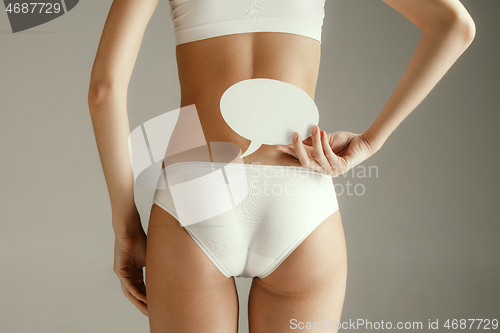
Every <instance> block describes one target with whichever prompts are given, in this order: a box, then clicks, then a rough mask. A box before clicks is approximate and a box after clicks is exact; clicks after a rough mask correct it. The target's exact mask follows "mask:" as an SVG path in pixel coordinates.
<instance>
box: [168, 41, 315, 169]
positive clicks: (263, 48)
mask: <svg viewBox="0 0 500 333" xmlns="http://www.w3.org/2000/svg"><path fill="white" fill-rule="evenodd" d="M320 54H321V46H320V43H319V42H318V41H317V40H314V39H312V38H309V37H305V36H300V35H295V34H290V33H280V32H251V33H243V34H232V35H225V36H219V37H214V38H209V39H203V40H198V41H195V42H190V43H185V44H180V45H177V47H176V56H177V65H178V72H179V82H180V87H181V107H183V106H187V105H191V104H195V105H196V108H197V111H198V116H199V118H200V122H201V125H202V128H203V133H204V135H205V139H206V140H207V142H222V141H223V142H232V143H235V144H237V145H238V146H239V147H240V149H241V151H242V152H244V151H245V150H246V149H247V147H248V146H249V144H250V141H249V140H247V139H245V138H243V137H241V136H240V135H238V134H237V133H235V132H234V131H233V130H232V129H231V128H230V127H229V126H228V125H227V123H226V122H225V121H224V119H223V118H222V115H221V113H220V108H219V103H220V98H221V96H222V94H223V93H224V91H225V90H226V89H228V88H229V87H230V86H231V85H233V84H235V83H237V82H239V81H242V80H246V79H252V78H269V79H275V80H280V81H283V82H287V83H291V84H293V85H295V86H297V87H299V88H301V89H302V90H304V91H305V92H306V93H307V94H308V95H309V96H311V98H313V99H314V92H315V89H316V82H317V79H318V71H319V63H320ZM185 135H186V133H182V132H181V131H174V133H173V135H172V138H171V140H172V141H174V142H175V141H176V140H182V137H184V136H185ZM244 161H245V163H254V162H258V163H261V164H269V165H295V166H300V163H299V162H298V160H297V159H295V158H294V157H292V156H290V155H288V154H286V153H283V152H280V151H277V150H275V149H274V147H273V146H269V145H263V146H261V147H260V148H259V149H258V150H257V151H256V152H255V153H253V154H251V155H249V156H248V157H245V158H244Z"/></svg>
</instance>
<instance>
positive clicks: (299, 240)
mask: <svg viewBox="0 0 500 333" xmlns="http://www.w3.org/2000/svg"><path fill="white" fill-rule="evenodd" d="M338 210H339V206H338V204H336V205H335V206H334V208H333V209H332V210H328V211H327V212H326V213H325V214H323V215H321V216H320V217H318V219H317V221H316V223H314V224H313V225H312V227H310V228H309V229H307V230H306V231H305V232H304V233H303V234H302V235H301V236H300V237H298V238H297V239H296V240H295V242H294V243H293V244H294V245H293V246H291V247H288V248H287V249H286V250H284V251H283V252H282V253H281V254H280V256H279V257H278V259H276V260H275V262H274V263H273V264H272V265H270V266H269V267H270V269H271V270H270V271H269V272H266V273H264V275H260V276H258V277H259V278H261V279H263V278H265V277H267V276H269V275H270V274H271V273H272V272H274V270H275V269H276V268H278V267H279V266H280V265H281V264H282V263H283V261H285V259H286V258H288V256H289V255H291V254H292V253H293V252H294V251H295V249H296V248H297V247H299V245H300V244H302V242H303V241H304V240H305V239H306V238H307V237H308V236H309V235H310V234H312V232H313V231H314V230H316V228H317V227H319V225H320V224H321V223H323V221H325V220H326V218H328V217H329V216H330V215H333V214H334V213H335V212H337V211H338Z"/></svg>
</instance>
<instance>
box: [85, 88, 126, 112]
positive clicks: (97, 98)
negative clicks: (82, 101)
mask: <svg viewBox="0 0 500 333" xmlns="http://www.w3.org/2000/svg"><path fill="white" fill-rule="evenodd" d="M119 91H121V90H119V89H117V88H116V87H115V86H114V85H111V84H108V83H104V82H91V83H90V86H89V93H88V105H89V110H90V112H93V111H94V110H99V109H101V106H102V105H103V104H105V103H107V102H108V101H109V100H110V99H111V98H113V97H114V96H116V95H117V93H118V92H119Z"/></svg>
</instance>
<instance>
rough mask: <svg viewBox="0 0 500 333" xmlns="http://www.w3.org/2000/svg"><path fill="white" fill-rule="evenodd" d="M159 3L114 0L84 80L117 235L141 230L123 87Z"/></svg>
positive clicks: (156, 1)
mask: <svg viewBox="0 0 500 333" xmlns="http://www.w3.org/2000/svg"><path fill="white" fill-rule="evenodd" d="M158 1H159V0H142V1H137V0H114V1H113V3H112V5H111V8H110V10H109V14H108V17H107V19H106V23H105V25H104V29H103V32H102V36H101V40H100V43H99V47H98V50H97V54H96V58H95V61H94V66H93V68H92V74H91V79H90V88H89V94H88V102H89V109H90V115H91V117H92V124H93V126H94V132H95V137H96V141H97V147H98V150H99V156H100V159H101V164H102V168H103V171H104V176H105V179H106V184H107V187H108V192H109V197H110V201H111V211H112V216H113V221H112V225H113V230H114V232H115V234H116V235H117V236H120V235H124V236H126V235H127V234H130V233H133V232H135V231H137V229H138V228H142V226H141V223H140V219H139V213H138V212H137V208H136V206H135V202H134V179H133V173H132V166H131V162H130V157H129V148H128V136H129V134H130V128H129V123H128V115H127V89H128V84H129V82H130V77H131V75H132V70H133V68H134V65H135V62H136V59H137V55H138V53H139V49H140V46H141V43H142V39H143V36H144V33H145V31H146V27H147V24H148V22H149V20H150V18H151V16H152V15H153V13H154V11H155V9H156V7H157V5H158Z"/></svg>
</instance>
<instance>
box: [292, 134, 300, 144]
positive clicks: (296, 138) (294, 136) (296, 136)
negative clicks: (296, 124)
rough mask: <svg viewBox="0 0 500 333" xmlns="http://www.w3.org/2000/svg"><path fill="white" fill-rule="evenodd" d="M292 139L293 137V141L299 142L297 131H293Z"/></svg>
mask: <svg viewBox="0 0 500 333" xmlns="http://www.w3.org/2000/svg"><path fill="white" fill-rule="evenodd" d="M292 139H293V142H297V140H298V139H299V136H298V135H297V133H293V136H292Z"/></svg>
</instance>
